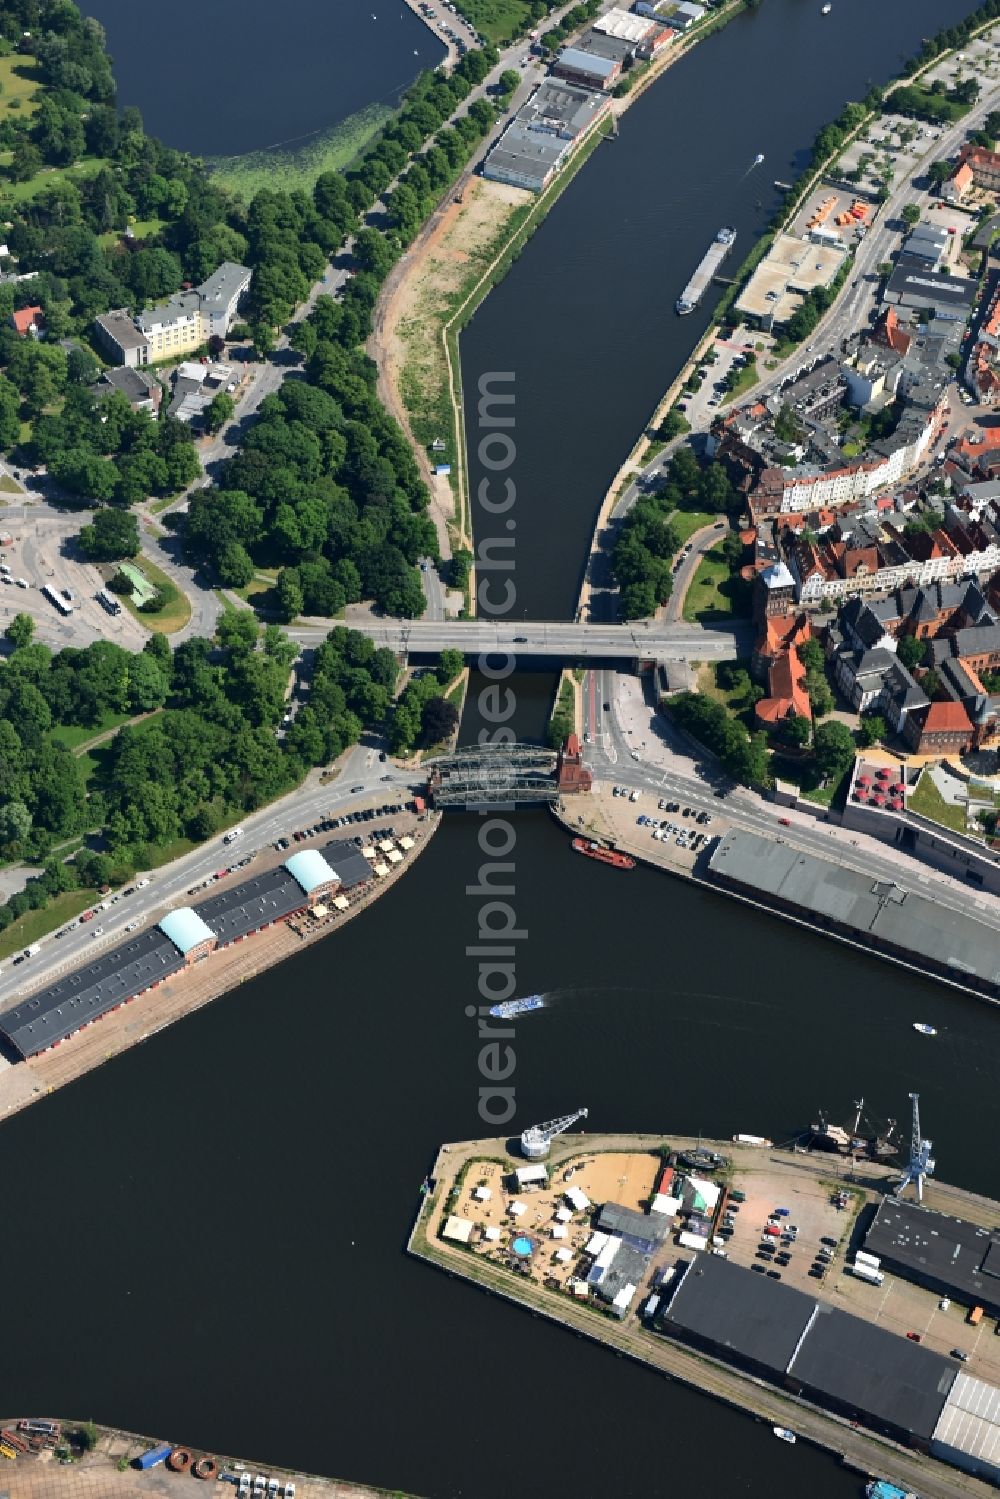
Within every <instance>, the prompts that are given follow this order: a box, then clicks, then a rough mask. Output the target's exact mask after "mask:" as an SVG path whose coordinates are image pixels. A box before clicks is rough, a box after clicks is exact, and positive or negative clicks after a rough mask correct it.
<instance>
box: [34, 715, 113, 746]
mask: <svg viewBox="0 0 1000 1499" xmlns="http://www.w3.org/2000/svg"><path fill="white" fill-rule="evenodd" d="M131 716H132V715H131V714H130V713H110V712H109V713H104V714H102V715H101V718H100V720H99V722H97V723H95V724H92V725H90V726H89V727H87V728H85V727H83V726H82V725H78V724H67V725H64V726H62V727H60V728H58V729H55V730H54V731H53V734H52V742H53V744H61V745H62V746H63V748H64V749H68V750H75V749H79V748H80V746H81V745H84V744H89V743H90V741H91V740H92V739H97V738H99V736H100V735H101V734H104V733H106V732H107V730H108V729H117V728H118V726H119V725H120V724H123V723H127V722H128V720H129V718H130V717H131Z"/></svg>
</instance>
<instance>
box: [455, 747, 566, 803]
mask: <svg viewBox="0 0 1000 1499" xmlns="http://www.w3.org/2000/svg"><path fill="white" fill-rule="evenodd" d="M427 769H428V772H429V777H430V779H429V782H428V786H429V790H430V793H431V796H432V797H433V799H434V805H435V806H436V807H460V808H463V809H464V810H466V811H473V810H475V809H476V808H478V807H494V806H502V805H505V804H506V805H508V806H511V805H513V806H538V805H540V804H542V803H545V802H551V801H555V799H556V797H557V796H558V795H559V778H558V756H557V755H556V753H555V751H554V750H547V749H541V748H540V747H539V746H538V745H537V744H486V745H469V746H467V747H465V748H463V749H458V750H456V751H455V752H454V753H453V754H451V755H441V756H440V757H438V758H437V759H435V760H431V761H429V762H428V765H427Z"/></svg>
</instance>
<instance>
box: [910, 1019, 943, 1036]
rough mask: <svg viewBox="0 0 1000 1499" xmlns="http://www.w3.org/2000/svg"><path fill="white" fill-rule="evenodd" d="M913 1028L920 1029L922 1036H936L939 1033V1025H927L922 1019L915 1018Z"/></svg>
mask: <svg viewBox="0 0 1000 1499" xmlns="http://www.w3.org/2000/svg"><path fill="white" fill-rule="evenodd" d="M913 1029H914V1030H915V1031H919V1032H920V1034H921V1035H922V1036H936V1035H937V1026H935V1025H925V1024H924V1022H923V1021H922V1020H915V1021H914V1022H913Z"/></svg>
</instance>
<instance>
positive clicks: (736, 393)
mask: <svg viewBox="0 0 1000 1499" xmlns="http://www.w3.org/2000/svg"><path fill="white" fill-rule="evenodd" d="M759 379H760V371H759V370H758V368H757V366H756V364H745V365H744V366H743V368H742V369H741V370H740V372H739V374H738V375H737V377H736V384H735V385H734V386H733V388H732V390H727V391H726V393H725V395H724V396H723V397H722V399H721V401H720V402H719V404H720V406H725V405H727V404H728V402H730V401H738V400H739V398H740V396H741V395H742V394H743V392H744V391H745V390H749V389H750V387H751V385H756V384H757V381H758V380H759Z"/></svg>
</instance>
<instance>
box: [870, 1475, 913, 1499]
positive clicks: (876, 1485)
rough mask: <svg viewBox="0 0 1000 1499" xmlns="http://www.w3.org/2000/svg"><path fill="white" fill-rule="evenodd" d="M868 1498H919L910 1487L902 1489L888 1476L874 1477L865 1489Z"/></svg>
mask: <svg viewBox="0 0 1000 1499" xmlns="http://www.w3.org/2000/svg"><path fill="white" fill-rule="evenodd" d="M865 1494H866V1496H867V1499H917V1496H916V1494H914V1493H913V1492H912V1491H911V1490H910V1489H901V1488H900V1487H899V1485H898V1484H895V1483H890V1482H889V1480H888V1479H887V1478H873V1479H872V1481H871V1483H870V1484H868V1486H867V1487H866V1489H865Z"/></svg>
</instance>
